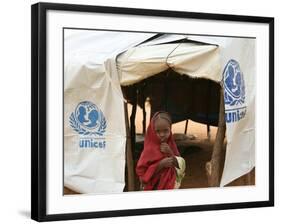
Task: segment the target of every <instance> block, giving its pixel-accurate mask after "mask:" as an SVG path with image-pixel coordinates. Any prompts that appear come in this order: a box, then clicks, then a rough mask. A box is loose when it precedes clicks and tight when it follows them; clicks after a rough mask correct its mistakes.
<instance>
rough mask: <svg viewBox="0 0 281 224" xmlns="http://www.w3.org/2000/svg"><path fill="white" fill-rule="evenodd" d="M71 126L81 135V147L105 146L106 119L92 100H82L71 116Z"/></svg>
mask: <svg viewBox="0 0 281 224" xmlns="http://www.w3.org/2000/svg"><path fill="white" fill-rule="evenodd" d="M69 123H70V126H71V127H72V128H73V130H74V131H76V132H77V133H78V134H79V135H80V137H81V136H82V137H81V138H80V142H79V146H80V148H105V141H102V142H101V140H104V138H101V137H102V136H103V135H104V133H105V131H106V119H105V117H104V115H103V113H102V111H101V110H100V109H99V108H98V107H97V106H96V105H95V104H93V103H92V102H90V101H83V102H80V103H79V104H78V105H77V107H76V108H75V111H74V112H72V113H71V115H70V117H69Z"/></svg>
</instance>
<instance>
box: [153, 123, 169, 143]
mask: <svg viewBox="0 0 281 224" xmlns="http://www.w3.org/2000/svg"><path fill="white" fill-rule="evenodd" d="M154 130H155V133H156V135H157V136H158V138H159V139H160V141H161V143H162V142H167V140H168V138H169V136H170V133H171V125H170V123H169V121H167V120H166V119H163V118H157V119H156V120H155V121H154Z"/></svg>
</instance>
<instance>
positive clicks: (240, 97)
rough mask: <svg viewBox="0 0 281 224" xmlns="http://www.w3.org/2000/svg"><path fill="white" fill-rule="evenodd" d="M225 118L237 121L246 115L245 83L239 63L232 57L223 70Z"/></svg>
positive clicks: (230, 121) (227, 120)
mask: <svg viewBox="0 0 281 224" xmlns="http://www.w3.org/2000/svg"><path fill="white" fill-rule="evenodd" d="M223 80H224V102H225V120H226V122H227V123H232V122H237V121H239V120H241V119H242V118H244V117H245V115H246V106H245V83H244V77H243V73H242V71H241V69H240V66H239V63H238V62H237V61H235V60H233V59H231V60H230V61H229V62H228V63H227V64H226V66H225V68H224V72H223Z"/></svg>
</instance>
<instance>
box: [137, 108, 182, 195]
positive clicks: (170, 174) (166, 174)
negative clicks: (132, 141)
mask: <svg viewBox="0 0 281 224" xmlns="http://www.w3.org/2000/svg"><path fill="white" fill-rule="evenodd" d="M158 114H159V112H158V113H155V115H154V116H153V118H152V119H151V122H150V124H149V126H148V129H147V132H146V136H145V140H144V149H143V151H142V154H141V156H140V159H139V161H138V164H137V167H136V173H137V175H138V176H139V178H140V180H141V181H142V182H143V183H144V184H145V187H144V190H155V189H157V190H164V189H174V186H175V181H176V170H175V168H174V167H169V168H163V169H162V170H161V171H159V173H158V174H156V175H154V176H153V174H154V172H155V170H156V168H157V166H158V164H159V162H160V161H161V160H162V159H164V158H165V157H166V155H165V154H164V153H162V152H161V151H160V144H161V142H160V139H159V138H158V136H157V135H156V133H155V130H154V120H155V118H156V116H157V115H158ZM167 144H168V145H169V146H170V148H171V149H172V150H173V153H174V155H175V156H179V151H178V148H177V146H176V143H175V141H174V138H173V135H172V132H171V133H170V136H169V137H168V140H167Z"/></svg>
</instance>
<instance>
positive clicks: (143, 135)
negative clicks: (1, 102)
mask: <svg viewBox="0 0 281 224" xmlns="http://www.w3.org/2000/svg"><path fill="white" fill-rule="evenodd" d="M31 51H32V74H31V76H32V90H31V91H32V119H31V120H32V124H31V125H32V164H31V165H32V189H31V190H32V200H31V201H32V207H31V216H32V219H34V220H37V221H53V220H68V219H83V218H98V217H115V216H131V215H147V214H161V213H177V212H191V211H206V210H220V209H235V208H251V207H265V206H273V205H274V126H273V125H274V18H269V17H253V16H241V15H223V14H207V13H195V12H183V11H162V10H150V9H135V8H116V7H101V6H89V5H68V4H53V3H38V4H35V5H32V49H31Z"/></svg>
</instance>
